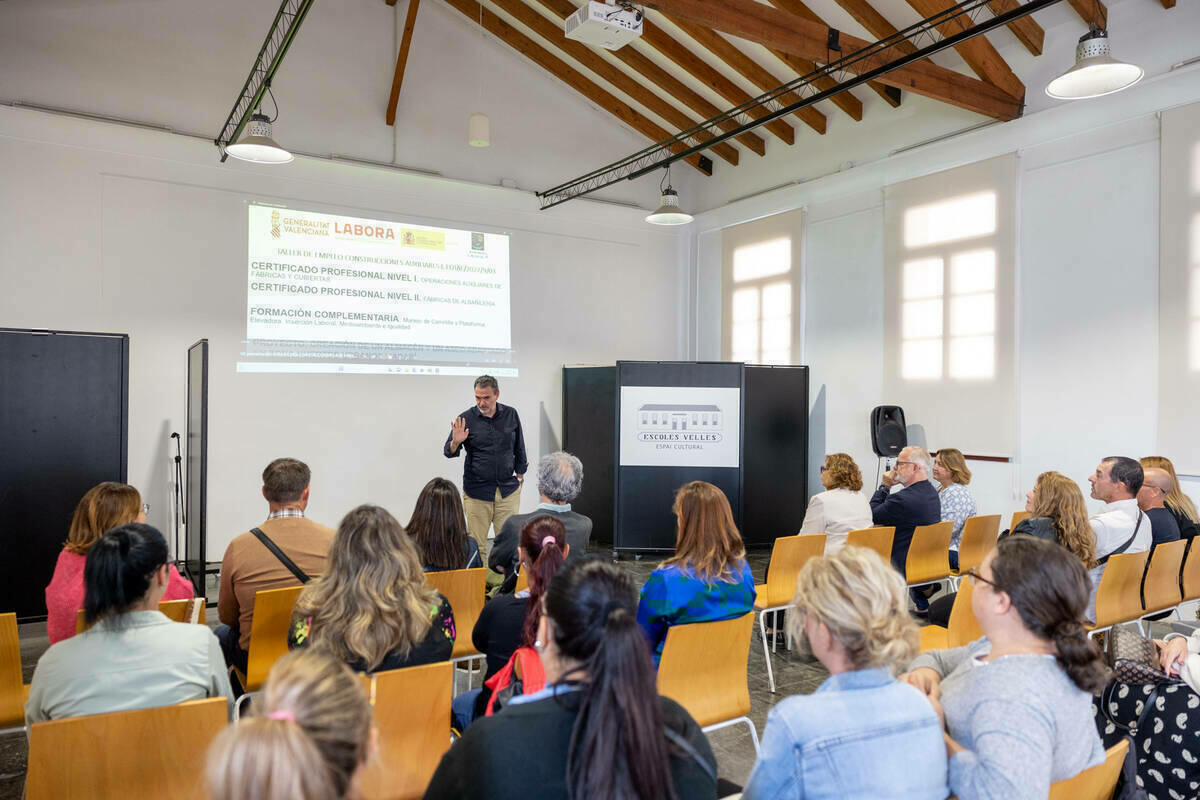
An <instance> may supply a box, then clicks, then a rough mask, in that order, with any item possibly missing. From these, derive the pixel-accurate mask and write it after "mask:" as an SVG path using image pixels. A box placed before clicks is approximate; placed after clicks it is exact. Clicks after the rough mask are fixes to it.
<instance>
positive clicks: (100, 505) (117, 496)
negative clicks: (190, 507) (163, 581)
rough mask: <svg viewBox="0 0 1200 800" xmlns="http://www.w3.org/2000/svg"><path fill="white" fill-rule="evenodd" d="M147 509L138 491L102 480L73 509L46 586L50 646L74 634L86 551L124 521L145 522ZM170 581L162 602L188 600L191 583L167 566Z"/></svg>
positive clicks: (47, 629) (47, 630) (173, 566)
mask: <svg viewBox="0 0 1200 800" xmlns="http://www.w3.org/2000/svg"><path fill="white" fill-rule="evenodd" d="M147 508H148V507H147V506H143V505H142V496H141V495H140V494H138V490H137V489H135V488H133V487H132V486H129V485H128V484H124V483H114V482H112V481H105V482H104V483H100V484H97V485H96V486H93V487H92V488H91V489H88V491H87V494H85V495H84V496H83V498H82V499H81V500H80V501H79V505H77V506H75V516H74V517H72V518H71V530H70V532H69V533H68V534H67V542H66V544H64V545H63V549H62V551H61V552H60V553H59V554H58V563H56V564H55V565H54V575H53V576H51V578H50V585H49V586H47V587H46V633H47V635H49V637H50V644H54V643H55V642H61V641H62V640H63V639H69V638H71V637H72V636H74V635H75V618H76V616H78V614H79V609H81V608H83V564H84V560H85V557H86V556H87V553H88V550H89V549H91V546H92V545H93V544H95V543H96V541H97V540H98V539H99V538H100V537H101V536H102V535H104V532H105V531H109V530H112V529H113V528H116V527H117V526H119V525H124V524H125V523H127V522H145V521H146V510H147ZM168 574H169V576H170V580H169V581H168V583H167V591H166V592H165V593H164V594H163V599H164V600H189V599H191V598H192V596H193V595H194V592H193V590H192V584H191V583H190V582H189V581H186V580H184V579H183V576H181V575H180V574H179V570H177V569H175V565H174V564H171V565H170V566H169V567H168Z"/></svg>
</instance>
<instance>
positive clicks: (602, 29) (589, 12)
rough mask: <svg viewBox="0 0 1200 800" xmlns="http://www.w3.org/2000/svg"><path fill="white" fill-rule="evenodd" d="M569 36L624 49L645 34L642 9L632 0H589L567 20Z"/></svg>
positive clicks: (586, 42) (564, 23) (613, 48)
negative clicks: (615, 0) (630, 0)
mask: <svg viewBox="0 0 1200 800" xmlns="http://www.w3.org/2000/svg"><path fill="white" fill-rule="evenodd" d="M563 29H564V30H565V31H566V34H567V38H568V39H574V40H575V41H577V42H583V43H584V44H591V45H596V46H597V47H603V48H604V49H605V50H620V49H621V48H622V47H624V46H625V45H627V44H629V43H630V42H632V41H633V40H634V39H637V38H638V37H639V36H641V35H642V12H641V10H640V9H637V8H634V7H633V6H631V5H629V4H628V3H621V4H612V3H601V2H597V0H589V2H588V4H587V5H585V6H582V7H581V8H580V9H579V10H578V11H576V12H575V13H574V14H572V15H571V16H569V17H567V19H566V20H565V21H564V22H563Z"/></svg>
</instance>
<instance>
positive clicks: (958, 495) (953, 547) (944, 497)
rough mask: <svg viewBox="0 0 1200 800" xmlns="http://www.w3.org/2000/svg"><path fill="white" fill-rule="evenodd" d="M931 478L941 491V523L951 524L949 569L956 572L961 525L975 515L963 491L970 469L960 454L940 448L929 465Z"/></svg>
mask: <svg viewBox="0 0 1200 800" xmlns="http://www.w3.org/2000/svg"><path fill="white" fill-rule="evenodd" d="M933 479H934V480H935V481H937V482H938V485H939V486H941V487H942V488H941V489H940V490H938V499H939V500H941V501H942V522H946V521H947V520H949V521H951V522H953V523H954V533H953V534H952V535H951V536H950V568H951V569H958V545H959V542H961V541H962V532H963V525H965V524H966V522H967V517H973V516H975V513H976V510H975V498H974V497H972V496H971V492H970V490H969V489H967V484H968V483H970V482H971V470H969V469H967V460H966V459H965V458H963V454H962V453H961V452H959V451H958V450H955V449H954V448H952V447H943V448H942V449H941V450H938V451H937V458H936V459H934V462H933Z"/></svg>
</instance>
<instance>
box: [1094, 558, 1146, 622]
mask: <svg viewBox="0 0 1200 800" xmlns="http://www.w3.org/2000/svg"><path fill="white" fill-rule="evenodd" d="M1149 557H1150V552H1149V551H1143V552H1141V553H1120V554H1118V555H1115V556H1112V557H1110V558H1109V559H1108V563H1107V564H1106V565H1105V566H1104V574H1103V576H1101V578H1100V587H1099V589H1098V590H1097V591H1096V625H1095V627H1097V628H1104V627H1107V626H1109V625H1114V624H1116V623H1118V622H1128V621H1129V620H1133V619H1137V618H1138V617H1140V616H1142V593H1141V588H1142V575H1144V574H1145V572H1146V560H1147V559H1148V558H1149Z"/></svg>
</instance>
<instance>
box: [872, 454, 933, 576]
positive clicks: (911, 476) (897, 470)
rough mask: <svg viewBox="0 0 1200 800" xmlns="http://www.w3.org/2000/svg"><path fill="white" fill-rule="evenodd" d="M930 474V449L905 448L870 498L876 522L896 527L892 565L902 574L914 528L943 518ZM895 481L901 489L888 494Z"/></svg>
mask: <svg viewBox="0 0 1200 800" xmlns="http://www.w3.org/2000/svg"><path fill="white" fill-rule="evenodd" d="M932 474H933V458H932V457H931V456H930V455H929V451H928V450H925V449H924V448H921V447H906V448H904V449H903V450H901V451H900V457H899V458H897V459H896V466H895V467H894V468H893V469H891V470H888V471H887V472H885V473H884V474H883V485H882V486H880V487H879V488H878V489H877V490H875V494H874V496H873V497H872V498H871V516H872V518H873V519H874V520H875V524H876V525H894V526H896V536H895V538H893V539H892V566H893V567H895V568H896V569H898V570H899V571H900V574H901V575H903V574H904V568H905V563H906V562H907V561H908V547H909V545H911V544H912V537H913V529H914V528H916V527H917V526H918V525H933V524H934V523H937V522H940V521H941V519H942V504H941V501H939V500H938V493H937V489H935V488H933V484H932V483H930V482H929V476H930V475H932ZM897 483H898V484H900V485H902V486H903V487H904V488H903V489H902V490H900V491H898V492H896V493H895V494H889V490H890V489H891V487H893V486H895V485H896V484H897Z"/></svg>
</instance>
